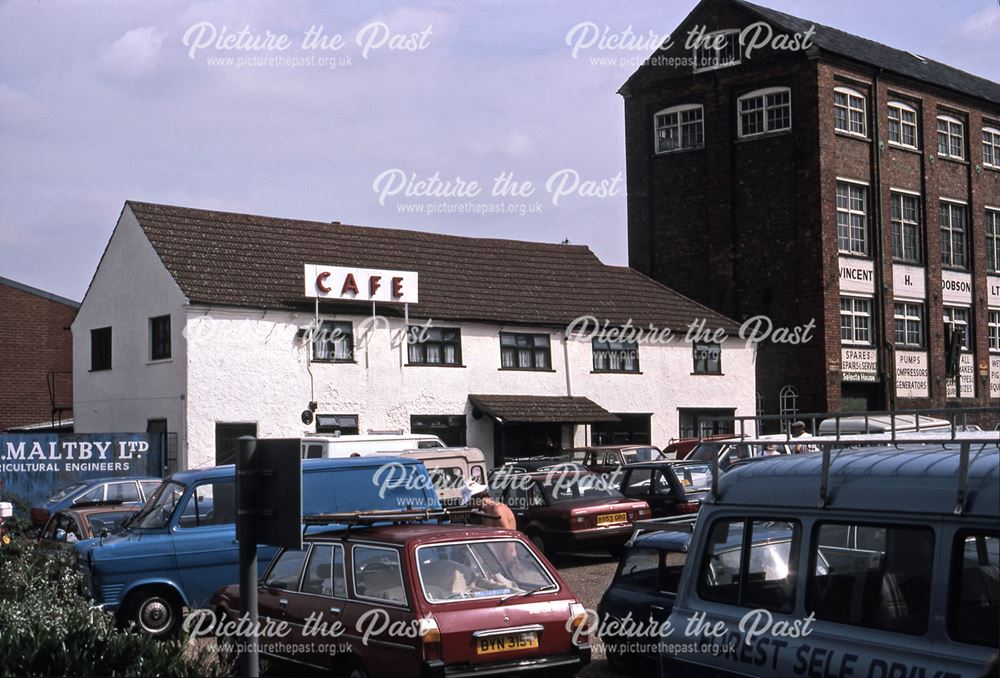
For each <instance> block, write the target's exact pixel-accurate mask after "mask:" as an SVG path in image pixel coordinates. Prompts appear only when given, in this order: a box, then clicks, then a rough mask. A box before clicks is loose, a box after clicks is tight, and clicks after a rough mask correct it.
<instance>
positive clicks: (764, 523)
mask: <svg viewBox="0 0 1000 678" xmlns="http://www.w3.org/2000/svg"><path fill="white" fill-rule="evenodd" d="M799 532H800V527H799V524H798V522H795V521H775V520H760V519H758V520H744V519H742V518H737V519H728V520H720V521H717V522H716V523H715V524H714V525H713V526H712V529H711V531H710V536H709V543H708V547H707V549H706V551H705V556H704V559H703V560H702V568H701V573H700V577H699V581H698V594H699V595H700V596H701V597H702V598H704V599H705V600H712V601H716V602H720V603H728V604H730V605H740V606H742V607H750V608H764V609H767V610H774V611H776V612H791V611H792V609H793V608H794V607H795V570H796V568H795V563H796V562H797V559H798V547H799Z"/></svg>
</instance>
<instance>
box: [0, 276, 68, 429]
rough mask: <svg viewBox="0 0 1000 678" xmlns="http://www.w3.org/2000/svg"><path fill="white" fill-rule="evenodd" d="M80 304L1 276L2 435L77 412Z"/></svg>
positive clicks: (61, 418)
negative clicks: (75, 328) (73, 327)
mask: <svg viewBox="0 0 1000 678" xmlns="http://www.w3.org/2000/svg"><path fill="white" fill-rule="evenodd" d="M79 306H80V305H79V304H78V303H76V302H75V301H70V300H69V299H64V298H63V297H59V296H56V295H54V294H50V293H48V292H44V291H42V290H39V289H35V288H34V287H29V286H28V285H23V284H21V283H18V282H14V281H13V280H8V279H7V278H0V365H2V366H3V372H4V374H3V388H0V431H6V430H7V429H10V428H15V427H22V426H31V425H35V424H47V425H48V426H49V427H52V426H53V425H55V426H56V427H58V426H59V425H60V422H65V420H66V419H67V418H68V417H70V416H71V414H72V406H73V336H72V334H71V333H70V330H69V326H70V323H72V322H73V317H74V316H75V315H76V309H77V308H79Z"/></svg>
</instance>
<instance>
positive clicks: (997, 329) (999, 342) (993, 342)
mask: <svg viewBox="0 0 1000 678" xmlns="http://www.w3.org/2000/svg"><path fill="white" fill-rule="evenodd" d="M989 336H990V350H991V351H995V352H998V353H1000V311H990V317H989Z"/></svg>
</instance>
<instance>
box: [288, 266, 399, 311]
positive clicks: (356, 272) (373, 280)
mask: <svg viewBox="0 0 1000 678" xmlns="http://www.w3.org/2000/svg"><path fill="white" fill-rule="evenodd" d="M417 278H418V276H417V272H416V271H391V270H386V269H379V268H356V267H352V266H324V265H322V264H306V265H305V292H306V296H307V297H309V298H310V299H338V300H342V301H380V302H383V303H386V302H387V303H396V304H415V303H417V301H418V297H417V289H418V288H417Z"/></svg>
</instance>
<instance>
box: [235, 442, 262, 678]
mask: <svg viewBox="0 0 1000 678" xmlns="http://www.w3.org/2000/svg"><path fill="white" fill-rule="evenodd" d="M256 451H257V440H256V439H254V438H252V437H250V436H244V437H242V438H240V448H239V451H238V452H237V454H236V509H237V511H236V538H237V539H238V540H239V545H240V618H241V619H246V620H248V621H249V632H248V633H247V634H246V636H245V637H243V638H238V639H237V643H238V645H239V647H240V648H241V649H240V653H239V658H240V678H258V677H259V676H260V655H259V648H258V647H257V515H256V511H255V505H256V495H257V492H256V490H257V487H256V485H257V469H256Z"/></svg>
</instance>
